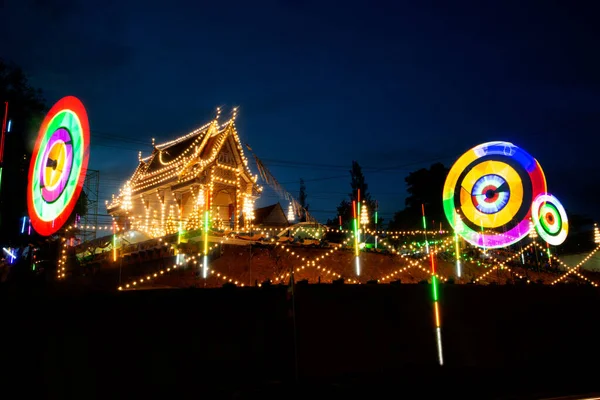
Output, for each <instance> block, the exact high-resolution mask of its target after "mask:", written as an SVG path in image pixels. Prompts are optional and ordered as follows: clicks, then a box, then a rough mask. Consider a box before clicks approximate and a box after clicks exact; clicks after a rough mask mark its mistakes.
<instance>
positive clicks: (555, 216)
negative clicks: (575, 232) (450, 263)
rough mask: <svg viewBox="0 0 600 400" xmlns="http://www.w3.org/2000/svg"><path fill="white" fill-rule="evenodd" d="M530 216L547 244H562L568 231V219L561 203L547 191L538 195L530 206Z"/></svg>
mask: <svg viewBox="0 0 600 400" xmlns="http://www.w3.org/2000/svg"><path fill="white" fill-rule="evenodd" d="M531 217H532V220H533V223H534V224H535V229H536V230H537V232H538V234H539V235H540V236H541V238H542V239H544V240H545V241H546V242H548V244H551V245H553V246H558V245H560V244H562V243H563V242H564V241H565V239H566V238H567V234H568V233H569V220H568V219H567V213H566V211H565V208H564V207H563V205H562V204H561V203H560V201H558V199H557V198H556V197H554V196H553V195H551V194H549V193H544V194H541V195H539V196H538V197H536V198H535V200H534V201H533V205H532V206H531Z"/></svg>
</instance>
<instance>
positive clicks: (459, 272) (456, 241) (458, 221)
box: [454, 214, 462, 278]
mask: <svg viewBox="0 0 600 400" xmlns="http://www.w3.org/2000/svg"><path fill="white" fill-rule="evenodd" d="M455 218H456V221H455V222H454V245H455V251H456V276H457V277H459V278H460V277H461V275H462V268H461V265H460V239H459V236H458V232H460V231H462V220H461V219H460V216H459V215H458V214H455Z"/></svg>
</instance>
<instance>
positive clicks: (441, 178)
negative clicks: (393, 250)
mask: <svg viewBox="0 0 600 400" xmlns="http://www.w3.org/2000/svg"><path fill="white" fill-rule="evenodd" d="M448 171H449V169H448V168H446V167H445V166H444V165H443V164H441V163H435V164H433V165H431V167H430V168H429V169H427V168H421V169H419V170H417V171H414V172H411V173H410V174H408V176H407V177H406V178H405V179H404V181H405V182H406V184H407V191H408V193H409V196H408V197H407V198H406V201H405V205H406V207H405V208H404V210H401V211H398V212H396V213H395V214H394V218H393V219H392V220H391V221H390V223H389V229H390V230H408V229H420V228H421V227H422V218H421V214H422V213H421V204H424V205H425V213H426V216H427V225H428V227H433V225H434V224H435V227H439V224H440V222H441V223H442V226H446V227H447V226H448V223H447V221H446V217H445V215H444V208H443V204H442V190H443V188H444V182H445V181H446V176H447V175H448Z"/></svg>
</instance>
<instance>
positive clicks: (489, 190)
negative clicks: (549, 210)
mask: <svg viewBox="0 0 600 400" xmlns="http://www.w3.org/2000/svg"><path fill="white" fill-rule="evenodd" d="M545 191H546V179H545V178H544V173H543V171H542V168H541V166H540V165H539V163H538V162H537V160H536V159H535V158H533V157H532V156H531V155H529V154H528V153H527V152H526V151H525V150H523V149H521V148H519V147H517V146H515V145H514V144H512V143H508V142H489V143H484V144H480V145H479V146H476V147H474V148H472V149H471V150H469V151H467V152H466V153H465V154H463V155H462V156H461V157H460V158H459V159H458V160H457V161H456V163H454V165H453V166H452V168H451V169H450V172H449V173H448V177H447V178H446V182H445V184H444V191H443V202H444V213H445V215H446V218H447V219H448V221H449V222H450V225H452V227H453V228H454V229H455V230H456V232H457V233H458V234H459V235H460V236H461V237H462V238H463V239H465V240H466V241H467V242H469V243H471V244H473V245H475V246H480V247H486V248H500V247H506V246H509V245H511V244H513V243H516V242H518V241H519V240H521V239H523V238H524V237H525V236H527V233H528V232H529V217H530V216H531V204H532V201H533V199H534V198H536V197H537V196H538V195H539V194H541V193H544V192H545ZM458 216H460V219H461V220H462V224H460V225H459V226H457V224H456V222H455V221H456V220H457V219H458Z"/></svg>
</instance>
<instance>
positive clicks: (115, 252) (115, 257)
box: [113, 221, 117, 262]
mask: <svg viewBox="0 0 600 400" xmlns="http://www.w3.org/2000/svg"><path fill="white" fill-rule="evenodd" d="M113 261H115V262H116V261H117V223H116V222H115V221H113Z"/></svg>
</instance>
